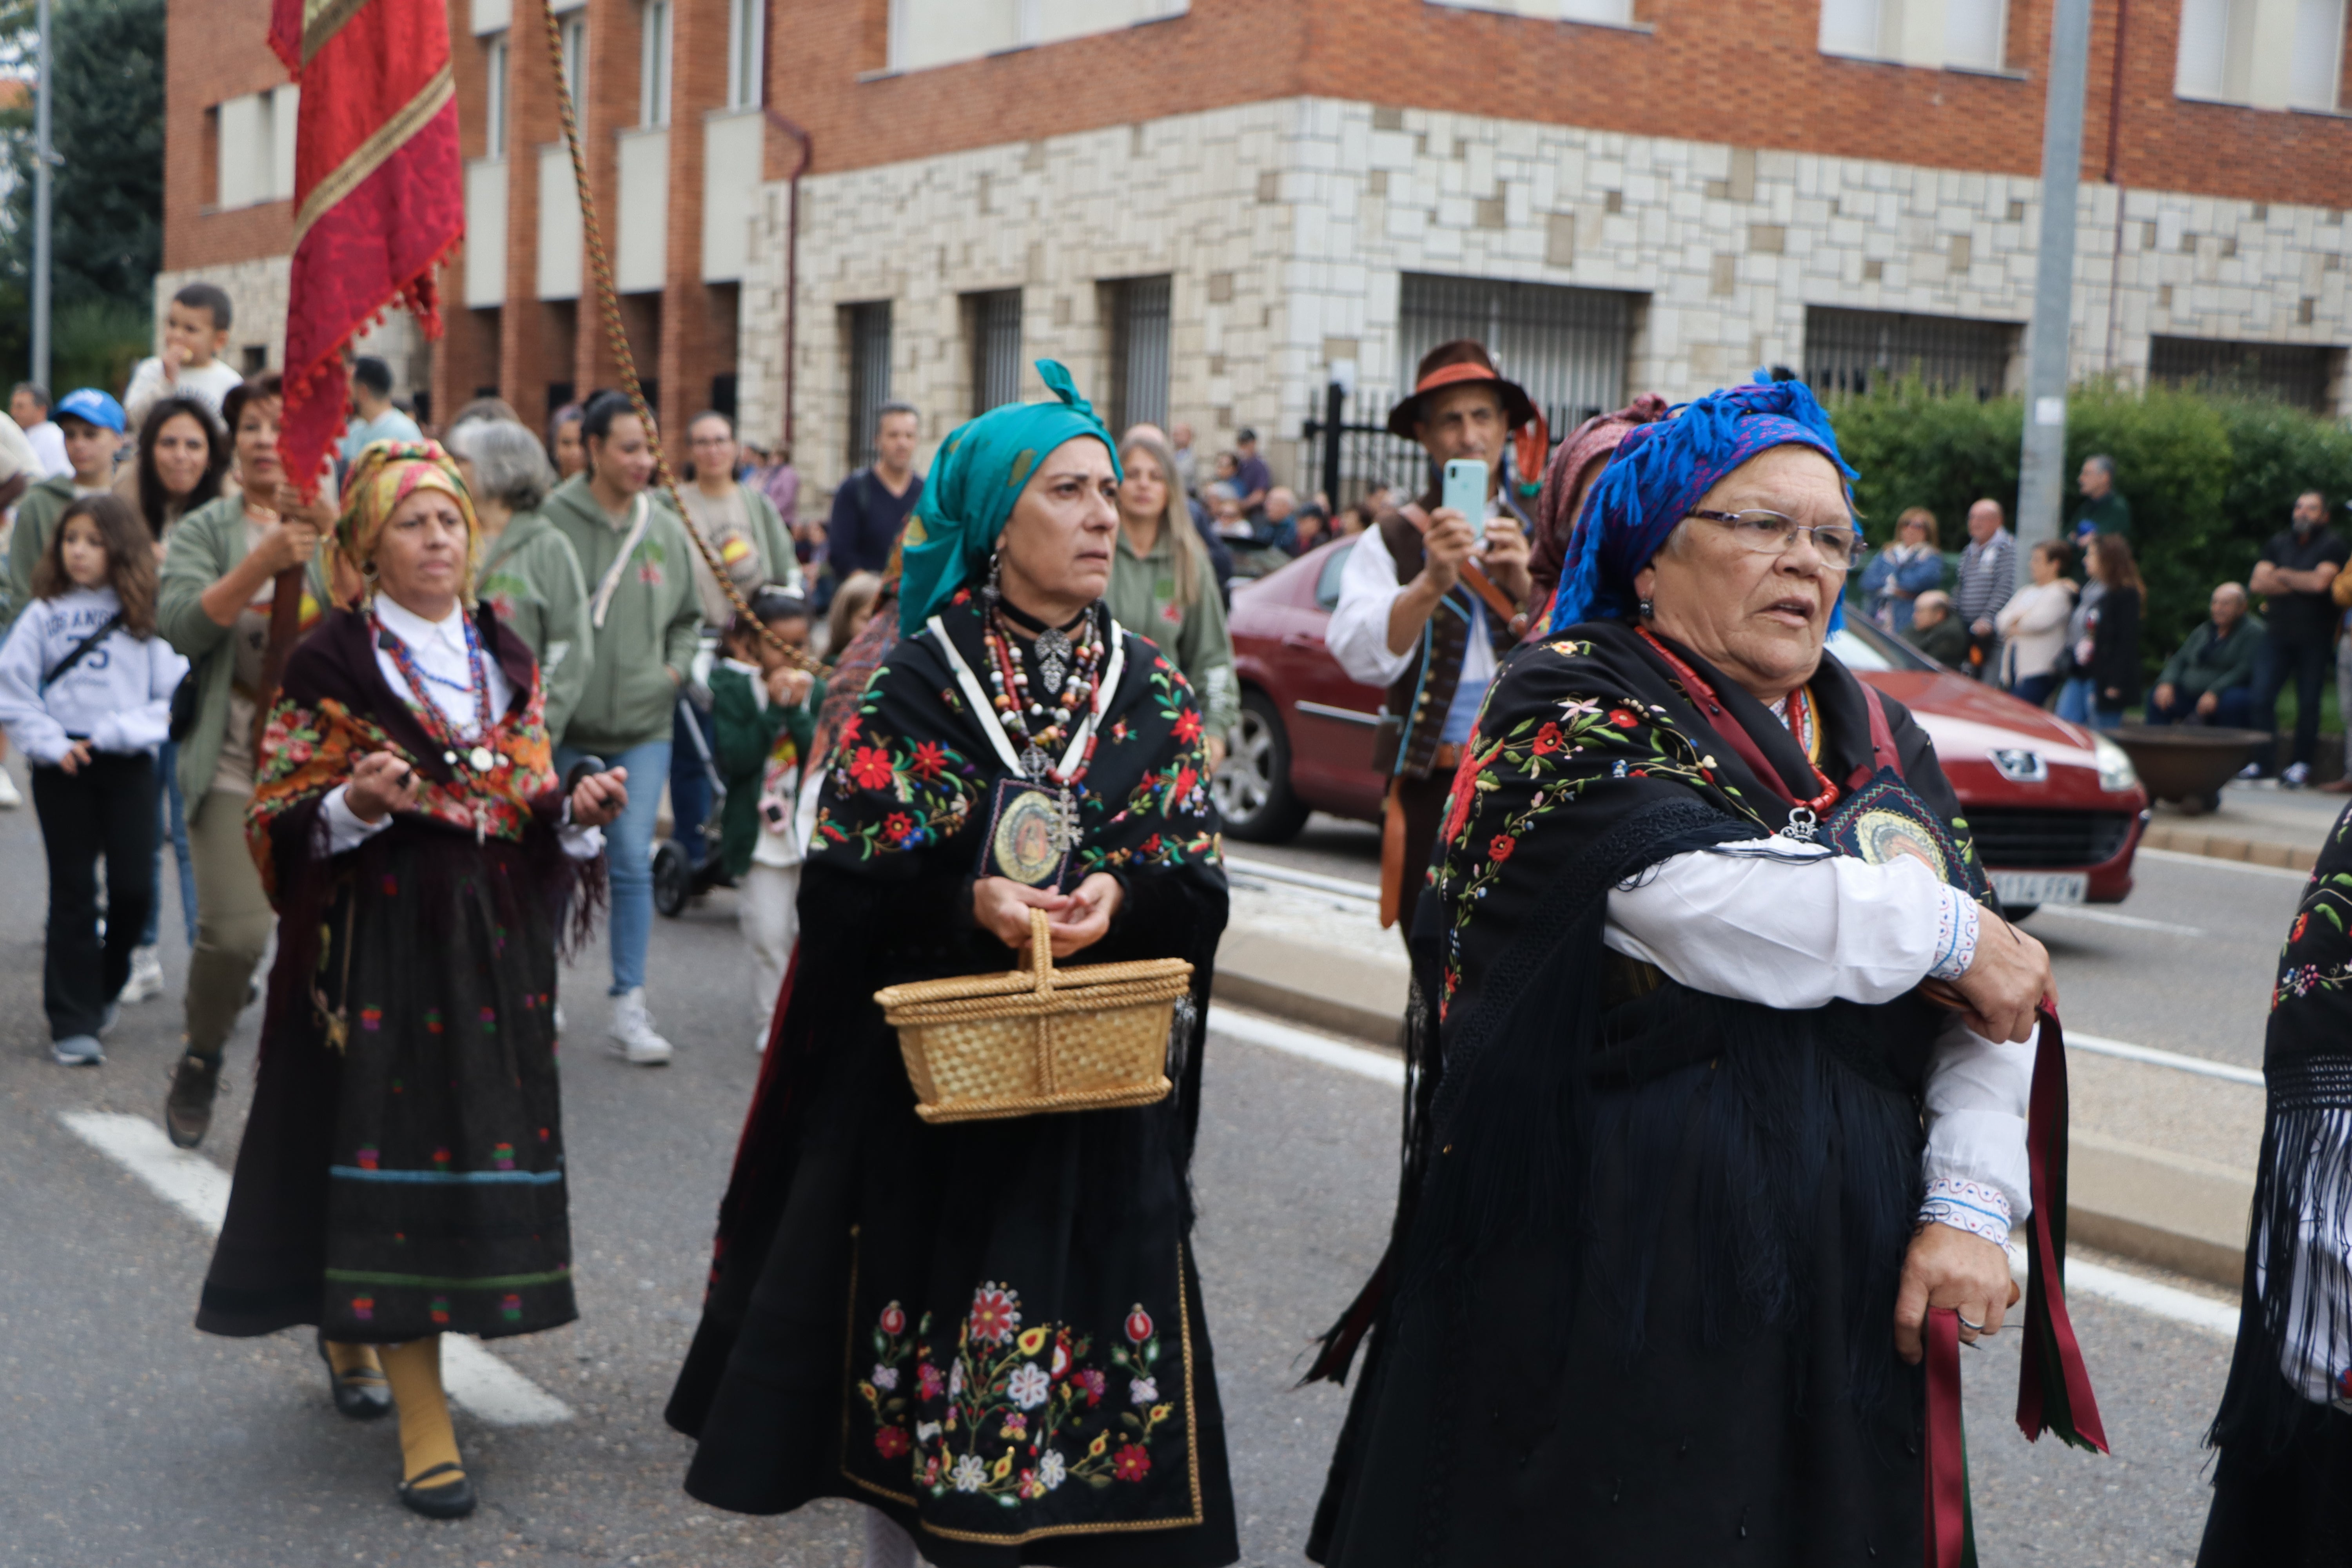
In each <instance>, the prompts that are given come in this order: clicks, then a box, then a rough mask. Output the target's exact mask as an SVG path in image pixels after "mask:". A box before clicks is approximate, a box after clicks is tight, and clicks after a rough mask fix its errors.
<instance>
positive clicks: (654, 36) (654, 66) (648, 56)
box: [637, 0, 672, 128]
mask: <svg viewBox="0 0 2352 1568" xmlns="http://www.w3.org/2000/svg"><path fill="white" fill-rule="evenodd" d="M638 16H639V19H640V20H639V29H640V30H639V34H638V44H637V58H638V60H639V61H640V62H641V63H640V64H639V67H638V74H637V123H638V125H640V126H643V127H648V128H650V127H655V126H662V125H667V124H668V123H669V86H670V51H669V46H670V32H671V21H672V16H671V11H670V0H640V3H639V5H638Z"/></svg>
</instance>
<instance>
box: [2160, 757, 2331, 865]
mask: <svg viewBox="0 0 2352 1568" xmlns="http://www.w3.org/2000/svg"><path fill="white" fill-rule="evenodd" d="M2346 798H2347V797H2345V796H2343V795H2323V794H2321V793H2320V792H2319V791H2317V790H2311V789H2301V790H2291V789H2282V788H2280V787H2279V786H2278V785H2277V784H2275V783H2273V782H2272V781H2270V780H2267V779H2264V780H2261V781H2249V782H2246V783H2243V784H2231V785H2229V786H2228V787H2227V788H2225V789H2223V790H2222V792H2221V809H2219V810H2218V811H2209V812H2203V813H2199V814H2194V815H2192V814H2191V813H2189V812H2186V811H2183V810H2181V809H2180V808H2179V806H2177V805H2171V804H2169V803H2167V802H2158V805H2157V807H2156V815H2155V816H2154V817H2153V818H2152V819H2151V820H2150V821H2149V823H2148V825H2147V837H2145V838H2143V839H2142V840H2141V847H2143V848H2147V849H2170V850H2174V851H2177V852H2179V853H2181V854H2186V855H2206V856H2210V857H2211V858H2215V859H2218V860H2248V861H2252V862H2253V863H2254V864H2255V865H2258V866H2284V867H2286V868H2289V869H2292V870H2296V871H2308V870H2309V869H2311V863H2312V861H2313V859H2314V858H2316V857H2317V855H2318V854H2319V847H2320V846H2321V845H2322V844H2323V843H2325V842H2326V838H2327V834H2328V832H2329V830H2330V829H2331V828H2333V827H2334V826H2336V818H2337V817H2338V816H2341V815H2343V811H2344V807H2345V804H2346Z"/></svg>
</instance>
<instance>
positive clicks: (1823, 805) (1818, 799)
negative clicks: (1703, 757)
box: [1634, 626, 1839, 838]
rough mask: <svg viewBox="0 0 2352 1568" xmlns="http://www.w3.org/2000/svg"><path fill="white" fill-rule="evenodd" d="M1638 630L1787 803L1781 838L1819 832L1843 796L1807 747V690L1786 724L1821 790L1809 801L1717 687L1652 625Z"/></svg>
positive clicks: (1795, 699)
mask: <svg viewBox="0 0 2352 1568" xmlns="http://www.w3.org/2000/svg"><path fill="white" fill-rule="evenodd" d="M1634 629H1635V630H1636V631H1638V632H1639V633H1640V634H1641V637H1642V640H1643V642H1645V643H1648V644H1649V645H1650V647H1653V648H1654V649H1655V650H1656V651H1657V654H1658V657H1659V658H1663V659H1664V660H1665V661H1666V662H1667V663H1668V664H1669V665H1671V666H1673V667H1674V672H1675V679H1677V680H1678V681H1680V682H1681V683H1682V689H1683V690H1684V692H1685V693H1686V694H1687V695H1688V696H1689V697H1690V699H1691V700H1692V701H1693V702H1694V703H1696V705H1697V706H1698V707H1699V709H1700V710H1702V711H1703V712H1704V713H1705V714H1706V716H1707V717H1708V719H1709V721H1710V725H1709V727H1710V728H1712V729H1714V730H1715V731H1716V732H1717V733H1718V734H1720V735H1721V736H1722V737H1723V738H1724V740H1726V741H1727V742H1730V745H1731V749H1732V750H1733V751H1735V752H1738V753H1739V755H1740V758H1741V760H1742V761H1744V762H1745V763H1747V764H1748V768H1749V770H1750V771H1751V772H1753V773H1755V774H1756V776H1757V778H1758V779H1759V781H1760V782H1761V783H1762V784H1763V785H1764V787H1765V788H1766V789H1769V790H1770V791H1771V792H1772V793H1773V794H1774V795H1779V796H1780V798H1781V799H1782V800H1785V801H1787V802H1788V803H1789V805H1790V807H1791V809H1790V813H1789V826H1786V827H1784V828H1782V829H1781V830H1780V832H1781V835H1782V836H1783V837H1789V838H1811V837H1813V835H1814V833H1815V832H1816V830H1817V829H1816V825H1817V824H1818V823H1819V822H1820V820H1821V814H1822V812H1824V811H1827V810H1828V809H1829V808H1830V807H1831V806H1832V805H1836V804H1837V798H1838V793H1839V792H1838V786H1837V785H1836V784H1835V783H1833V782H1832V780H1831V778H1830V776H1829V774H1827V773H1823V772H1822V768H1821V764H1820V763H1818V762H1816V761H1814V760H1813V758H1812V756H1811V749H1810V747H1808V746H1807V744H1806V736H1807V732H1808V731H1810V730H1811V728H1812V726H1813V723H1814V714H1813V709H1812V702H1811V699H1810V698H1809V697H1808V696H1807V695H1806V693H1805V690H1804V689H1803V688H1801V687H1800V688H1799V689H1797V690H1795V691H1792V692H1790V694H1789V716H1788V719H1787V721H1786V722H1787V723H1788V725H1789V728H1790V733H1791V734H1793V735H1794V736H1795V737H1796V740H1797V744H1798V747H1799V748H1800V749H1801V750H1804V751H1806V752H1807V755H1806V757H1805V765H1806V766H1807V767H1809V768H1811V769H1812V771H1813V778H1814V780H1815V781H1816V782H1818V783H1819V784H1821V786H1822V793H1821V794H1819V795H1814V796H1813V797H1812V798H1811V799H1810V800H1799V799H1798V798H1797V792H1796V791H1794V790H1792V789H1790V787H1789V786H1788V784H1786V783H1784V782H1783V781H1782V780H1781V777H1780V769H1779V768H1776V767H1774V766H1773V765H1772V763H1771V762H1770V760H1769V758H1767V757H1766V756H1765V755H1764V752H1763V748H1761V747H1759V745H1757V743H1756V741H1755V738H1754V737H1753V736H1751V735H1749V734H1748V729H1747V726H1746V725H1744V724H1742V723H1740V721H1739V720H1738V717H1737V716H1736V715H1734V714H1731V713H1728V712H1727V711H1725V710H1724V706H1723V700H1722V699H1721V698H1719V697H1717V695H1716V693H1715V688H1714V687H1712V686H1710V685H1708V684H1707V683H1706V679H1705V678H1704V677H1702V676H1701V675H1700V674H1699V673H1698V671H1696V670H1695V669H1693V668H1691V667H1690V664H1689V662H1688V661H1687V660H1685V659H1684V658H1680V657H1678V656H1677V655H1676V654H1675V650H1674V649H1672V648H1670V647H1667V646H1666V645H1665V644H1664V643H1662V642H1660V641H1659V640H1658V639H1657V638H1656V637H1653V636H1651V635H1650V628H1649V627H1647V626H1638V627H1636V628H1634ZM1714 720H1723V721H1725V722H1723V723H1720V724H1717V723H1713V722H1712V721H1714Z"/></svg>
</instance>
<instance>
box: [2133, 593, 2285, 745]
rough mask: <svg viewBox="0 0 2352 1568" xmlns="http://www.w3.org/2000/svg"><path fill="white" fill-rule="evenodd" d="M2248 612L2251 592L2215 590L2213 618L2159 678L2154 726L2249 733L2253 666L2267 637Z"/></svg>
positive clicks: (2151, 711) (2150, 707) (2150, 709)
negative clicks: (2196, 725)
mask: <svg viewBox="0 0 2352 1568" xmlns="http://www.w3.org/2000/svg"><path fill="white" fill-rule="evenodd" d="M2246 607H2247V604H2246V590H2245V589H2244V588H2242V587H2241V586H2240V585H2239V584H2235V583H2224V584H2221V586H2220V587H2218V588H2216V589H2214V590H2213V605H2212V618H2211V619H2210V620H2208V621H2206V622H2204V623H2203V624H2202V625H2200V626H2198V628H2197V629H2196V630H2195V631H2193V632H2190V633H2189V640H2188V641H2186V642H2184V643H2182V644H2181V645H2180V650H2179V652H2178V653H2176V654H2174V655H2173V656H2172V657H2171V658H2168V659H2167V660H2165V664H2164V672H2163V673H2162V674H2160V675H2158V677H2157V678H2156V689H2155V690H2154V691H2152V692H2150V693H2149V694H2148V699H2147V721H2148V722H2149V723H2151V724H2187V723H2192V722H2193V723H2199V724H2219V725H2221V726H2222V727H2224V728H2226V729H2237V730H2242V729H2244V728H2246V725H2247V721H2249V720H2250V719H2251V718H2252V716H2253V707H2254V665H2255V662H2256V661H2257V660H2258V659H2259V658H2261V657H2262V645H2263V623H2262V622H2260V621H2258V620H2256V619H2255V618H2254V617H2253V616H2250V615H2248V614H2247V613H2246Z"/></svg>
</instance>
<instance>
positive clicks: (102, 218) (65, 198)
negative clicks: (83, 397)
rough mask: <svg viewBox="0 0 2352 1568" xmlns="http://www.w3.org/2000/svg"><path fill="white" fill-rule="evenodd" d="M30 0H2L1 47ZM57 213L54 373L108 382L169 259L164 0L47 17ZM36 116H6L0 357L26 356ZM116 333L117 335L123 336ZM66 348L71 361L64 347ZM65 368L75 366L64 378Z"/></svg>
mask: <svg viewBox="0 0 2352 1568" xmlns="http://www.w3.org/2000/svg"><path fill="white" fill-rule="evenodd" d="M30 11H31V7H30V6H29V5H24V4H21V0H5V4H0V54H5V53H6V52H9V51H11V50H20V51H21V54H22V56H23V58H26V59H27V61H28V62H29V58H30V56H31V54H32V42H31V39H30V38H29V37H27V36H26V34H25V33H24V32H22V31H21V30H17V29H21V28H22V26H23V25H24V23H25V22H26V21H28V20H29V16H30ZM50 50H51V55H50V79H51V83H52V86H53V89H54V91H55V94H56V102H55V103H54V105H53V106H52V108H51V110H50V117H49V118H50V140H51V142H52V144H53V146H54V147H55V149H56V152H57V154H58V163H57V164H56V167H55V170H54V184H53V198H52V214H51V225H52V227H51V262H50V279H51V282H52V285H53V287H52V289H51V299H52V301H53V303H54V307H55V310H56V318H57V320H56V322H55V323H53V324H58V325H61V324H62V322H63V321H64V319H65V318H67V317H68V316H70V317H71V319H72V323H73V327H74V330H73V331H70V332H65V331H58V332H55V333H54V334H53V336H54V337H55V339H56V342H57V348H58V351H60V353H59V363H58V365H57V366H56V369H55V374H56V379H57V380H58V383H59V384H60V386H63V385H68V384H75V383H77V382H89V381H104V382H107V383H113V382H115V381H116V380H117V379H118V378H119V375H120V368H121V367H120V363H119V362H121V361H123V360H124V358H125V355H126V354H127V353H129V352H130V351H131V349H132V348H133V347H138V346H142V345H144V343H145V342H146V340H147V338H148V337H149V336H150V335H151V334H150V330H149V326H148V322H149V319H150V317H151V314H152V295H153V291H154V287H155V274H156V273H157V272H158V271H159V270H160V269H161V268H162V266H163V0H58V4H57V5H56V6H55V8H54V10H53V11H52V13H51V16H50ZM32 125H33V116H32V110H31V109H30V107H29V106H27V107H26V108H25V109H22V110H11V111H9V112H8V113H7V114H6V115H5V116H0V133H5V136H6V139H7V142H8V163H9V167H10V171H11V174H12V175H13V183H12V184H11V185H10V188H9V191H8V198H7V208H6V228H7V232H6V234H5V241H0V363H13V364H16V365H20V366H21V365H23V364H24V363H26V342H27V340H28V339H29V337H30V330H29V323H28V322H27V321H26V303H25V302H26V301H28V300H29V299H30V297H31V292H32V289H31V277H32V251H33V132H32ZM118 340H121V341H118ZM68 353H69V354H70V360H68V358H67V357H66V355H67V354H68ZM68 373H71V374H68Z"/></svg>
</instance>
